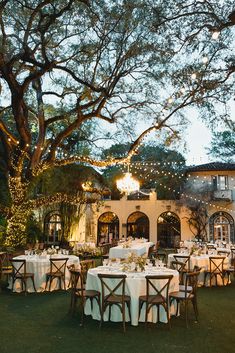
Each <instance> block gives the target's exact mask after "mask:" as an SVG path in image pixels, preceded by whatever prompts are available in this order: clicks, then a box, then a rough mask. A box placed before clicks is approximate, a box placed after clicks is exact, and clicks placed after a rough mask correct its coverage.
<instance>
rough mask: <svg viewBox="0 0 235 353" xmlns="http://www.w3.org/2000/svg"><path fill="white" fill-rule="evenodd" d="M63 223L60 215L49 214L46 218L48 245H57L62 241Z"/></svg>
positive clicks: (45, 229) (45, 230)
mask: <svg viewBox="0 0 235 353" xmlns="http://www.w3.org/2000/svg"><path fill="white" fill-rule="evenodd" d="M62 230H63V227H62V221H61V216H60V214H58V213H49V214H48V215H47V216H46V217H45V222H44V232H45V235H46V239H47V243H48V244H57V243H59V242H60V241H61V237H62Z"/></svg>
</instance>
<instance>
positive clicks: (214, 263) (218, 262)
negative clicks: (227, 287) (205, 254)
mask: <svg viewBox="0 0 235 353" xmlns="http://www.w3.org/2000/svg"><path fill="white" fill-rule="evenodd" d="M224 260H225V257H224V256H210V257H209V270H206V271H205V277H204V285H205V284H206V279H207V277H208V276H209V280H210V287H211V285H212V279H213V278H215V283H216V285H217V277H218V276H219V277H220V278H221V280H222V283H223V285H224V277H225V275H226V271H225V270H224Z"/></svg>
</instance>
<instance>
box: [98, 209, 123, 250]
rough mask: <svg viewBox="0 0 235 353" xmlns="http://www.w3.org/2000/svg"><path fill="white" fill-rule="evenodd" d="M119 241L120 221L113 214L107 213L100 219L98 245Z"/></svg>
mask: <svg viewBox="0 0 235 353" xmlns="http://www.w3.org/2000/svg"><path fill="white" fill-rule="evenodd" d="M118 239H119V219H118V216H117V215H116V214H115V213H113V212H105V213H103V214H102V215H100V217H99V219H98V237H97V244H104V243H112V242H113V241H114V240H118Z"/></svg>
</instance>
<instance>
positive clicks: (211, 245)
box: [207, 244, 216, 250]
mask: <svg viewBox="0 0 235 353" xmlns="http://www.w3.org/2000/svg"><path fill="white" fill-rule="evenodd" d="M207 249H208V250H216V246H215V245H213V244H207Z"/></svg>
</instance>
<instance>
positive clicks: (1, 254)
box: [0, 252, 7, 272]
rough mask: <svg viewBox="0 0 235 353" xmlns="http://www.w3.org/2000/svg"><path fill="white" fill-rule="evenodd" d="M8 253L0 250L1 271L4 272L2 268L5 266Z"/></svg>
mask: <svg viewBox="0 0 235 353" xmlns="http://www.w3.org/2000/svg"><path fill="white" fill-rule="evenodd" d="M6 254H7V253H6V252H0V272H2V268H3V266H4V262H5V258H6Z"/></svg>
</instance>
